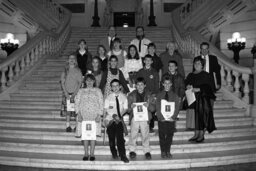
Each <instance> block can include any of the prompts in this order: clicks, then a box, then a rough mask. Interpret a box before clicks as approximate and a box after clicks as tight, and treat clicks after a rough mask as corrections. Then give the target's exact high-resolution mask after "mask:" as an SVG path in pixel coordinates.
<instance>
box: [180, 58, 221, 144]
mask: <svg viewBox="0 0 256 171" xmlns="http://www.w3.org/2000/svg"><path fill="white" fill-rule="evenodd" d="M193 66H194V69H193V70H194V72H192V73H189V75H188V76H187V78H186V79H185V85H186V88H187V89H191V90H192V92H194V93H195V97H196V101H195V102H194V103H192V104H191V105H192V106H193V108H194V112H195V134H194V136H193V137H192V138H190V139H189V141H190V142H197V143H201V142H203V141H204V139H205V138H204V133H205V130H207V131H208V132H209V133H211V132H213V131H214V130H216V127H215V122H214V117H213V106H212V103H211V101H214V100H215V98H216V96H215V95H214V88H215V85H214V82H213V80H212V79H211V76H210V74H209V73H207V72H206V71H204V67H205V60H204V59H203V58H201V56H198V57H196V58H195V59H194V63H193Z"/></svg>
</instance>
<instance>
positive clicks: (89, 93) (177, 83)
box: [61, 26, 221, 163]
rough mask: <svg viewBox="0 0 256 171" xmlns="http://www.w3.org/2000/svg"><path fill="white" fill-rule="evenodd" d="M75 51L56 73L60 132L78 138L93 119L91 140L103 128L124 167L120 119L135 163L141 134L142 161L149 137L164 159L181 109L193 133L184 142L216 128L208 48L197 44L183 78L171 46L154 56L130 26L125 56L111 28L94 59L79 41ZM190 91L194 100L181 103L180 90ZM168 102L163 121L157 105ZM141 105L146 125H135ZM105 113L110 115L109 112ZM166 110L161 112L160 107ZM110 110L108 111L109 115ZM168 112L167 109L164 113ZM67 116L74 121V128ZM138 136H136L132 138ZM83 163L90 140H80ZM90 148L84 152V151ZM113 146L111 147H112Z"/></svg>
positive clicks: (214, 78) (214, 64)
mask: <svg viewBox="0 0 256 171" xmlns="http://www.w3.org/2000/svg"><path fill="white" fill-rule="evenodd" d="M78 47H79V48H78V50H77V51H76V52H75V53H72V54H71V55H69V57H68V61H67V65H66V66H65V69H64V71H63V73H62V75H61V87H62V90H63V103H62V110H61V115H62V116H66V132H72V131H74V132H76V134H75V136H76V137H78V138H79V137H80V136H81V122H82V121H95V122H96V127H97V136H98V137H100V136H101V135H102V133H101V132H102V131H101V129H102V127H105V129H106V133H107V134H108V138H109V147H110V151H111V154H112V158H113V159H118V158H119V157H120V159H121V160H122V161H123V162H125V163H128V162H129V159H128V157H127V156H126V149H125V139H124V133H127V132H126V131H127V130H126V129H127V128H126V126H125V123H124V120H123V117H124V116H125V115H128V116H129V125H130V134H129V142H128V148H129V158H130V159H131V160H134V159H136V156H137V154H136V151H137V142H136V141H137V137H138V135H141V138H142V140H141V141H142V147H143V152H144V155H145V159H147V160H150V159H151V158H152V156H151V149H150V143H149V142H150V134H153V133H154V132H155V129H154V126H155V122H156V121H158V122H157V123H158V136H159V144H160V150H161V158H163V159H164V158H166V159H170V158H171V157H172V154H171V145H172V141H173V136H174V133H175V132H177V129H176V121H177V120H179V118H178V114H179V111H180V110H181V109H187V115H186V122H187V124H186V125H187V129H188V130H194V131H195V133H194V136H193V137H192V138H190V139H189V141H190V142H196V143H201V142H203V141H204V139H205V137H204V134H205V131H206V130H207V131H208V132H209V133H211V132H213V131H214V130H216V127H215V123H214V115H213V106H214V100H215V93H216V91H217V90H219V89H220V85H221V83H220V81H221V79H220V66H219V64H218V60H217V58H216V56H213V55H209V44H208V43H206V42H203V43H202V44H201V46H200V48H201V56H198V57H195V58H194V61H193V68H191V70H192V72H191V73H189V75H188V76H187V77H186V78H185V72H184V66H183V62H182V56H181V54H180V53H179V52H178V50H177V47H176V44H175V43H174V42H169V43H167V45H166V51H165V52H163V53H161V54H160V55H159V56H158V55H157V52H156V44H155V43H153V42H151V41H150V40H149V39H147V38H146V37H145V34H144V28H143V27H141V26H139V27H137V28H136V38H135V39H134V40H132V41H131V44H130V45H129V47H128V50H127V52H126V51H125V49H124V48H123V46H122V44H121V39H120V38H118V37H117V34H116V31H115V28H114V27H113V26H111V27H109V32H108V35H107V37H106V38H104V39H102V40H100V44H99V46H98V48H97V54H96V56H94V57H93V56H92V55H91V53H90V52H89V51H88V48H87V44H86V41H85V40H83V39H82V40H80V41H79V42H78ZM186 90H191V91H192V92H193V93H194V94H195V97H196V100H195V102H193V103H192V104H191V105H189V106H188V105H186V104H187V102H186V96H185V91H186ZM67 100H70V101H74V104H75V112H69V111H67V106H66V105H67V103H66V102H67ZM165 102H166V103H169V102H171V103H172V104H174V105H173V106H172V111H173V115H172V116H168V117H167V118H166V117H165V114H164V113H163V108H162V107H163V103H165ZM137 103H142V104H143V106H144V107H145V108H146V110H148V111H147V113H148V120H147V121H135V119H134V108H135V107H136V104H137ZM110 109H111V111H112V112H109V111H110ZM166 110H167V109H166ZM113 111H114V112H113ZM169 111H170V109H168V112H169ZM70 117H75V120H76V123H75V125H74V126H72V125H71V124H70ZM139 132H140V134H138V133H139ZM83 144H84V157H83V160H90V161H94V160H95V159H96V157H95V155H94V149H95V144H96V141H95V140H90V141H88V140H84V141H83ZM89 145H90V153H89V150H88V147H89ZM116 146H117V148H116Z"/></svg>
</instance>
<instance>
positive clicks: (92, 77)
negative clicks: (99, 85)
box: [84, 74, 96, 88]
mask: <svg viewBox="0 0 256 171" xmlns="http://www.w3.org/2000/svg"><path fill="white" fill-rule="evenodd" d="M88 79H91V80H93V81H94V83H93V87H96V79H95V77H94V75H93V74H86V75H85V77H84V88H86V87H87V86H86V80H88Z"/></svg>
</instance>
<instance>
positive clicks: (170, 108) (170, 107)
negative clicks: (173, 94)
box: [161, 99, 175, 120]
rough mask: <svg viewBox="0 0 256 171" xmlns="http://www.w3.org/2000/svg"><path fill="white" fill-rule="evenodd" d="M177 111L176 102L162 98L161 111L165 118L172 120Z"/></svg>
mask: <svg viewBox="0 0 256 171" xmlns="http://www.w3.org/2000/svg"><path fill="white" fill-rule="evenodd" d="M174 111H175V102H168V101H166V100H165V99H162V100H161V113H162V115H163V117H164V119H165V120H172V119H170V118H171V117H172V116H173V114H174Z"/></svg>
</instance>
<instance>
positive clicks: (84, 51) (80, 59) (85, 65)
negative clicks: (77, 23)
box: [76, 39, 92, 76]
mask: <svg viewBox="0 0 256 171" xmlns="http://www.w3.org/2000/svg"><path fill="white" fill-rule="evenodd" d="M78 47H79V48H78V50H77V51H76V57H77V63H78V67H79V68H80V69H81V71H82V74H83V76H84V75H85V74H86V72H87V70H88V69H91V68H92V67H91V64H92V55H91V53H90V52H88V48H87V45H86V41H85V40H84V39H81V40H79V42H78Z"/></svg>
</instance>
